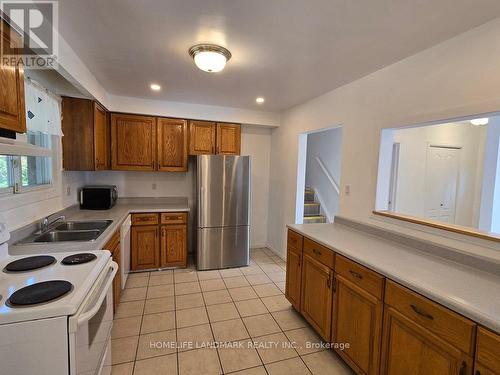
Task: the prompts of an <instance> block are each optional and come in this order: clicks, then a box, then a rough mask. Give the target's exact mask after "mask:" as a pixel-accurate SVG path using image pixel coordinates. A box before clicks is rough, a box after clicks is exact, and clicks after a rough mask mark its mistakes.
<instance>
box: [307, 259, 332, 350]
mask: <svg viewBox="0 0 500 375" xmlns="http://www.w3.org/2000/svg"><path fill="white" fill-rule="evenodd" d="M332 282H333V271H332V270H331V269H330V268H329V267H327V266H325V265H324V264H322V263H320V262H319V261H317V260H316V259H314V258H312V257H311V256H309V255H307V254H304V256H303V260H302V294H301V310H300V312H301V313H302V315H303V316H304V318H306V320H307V321H308V322H309V323H310V324H311V325H312V326H313V327H314V329H315V330H316V332H317V333H318V334H319V335H320V336H321V337H322V338H323V339H324V340H325V341H330V327H331V319H332Z"/></svg>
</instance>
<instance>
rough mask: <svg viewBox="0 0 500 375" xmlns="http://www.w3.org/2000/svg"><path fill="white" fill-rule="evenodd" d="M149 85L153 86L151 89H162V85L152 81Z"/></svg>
mask: <svg viewBox="0 0 500 375" xmlns="http://www.w3.org/2000/svg"><path fill="white" fill-rule="evenodd" d="M149 87H151V90H153V91H160V90H161V86H160V85H159V84H157V83H152V84H151V85H150V86H149Z"/></svg>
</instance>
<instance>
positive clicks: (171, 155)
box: [157, 118, 188, 172]
mask: <svg viewBox="0 0 500 375" xmlns="http://www.w3.org/2000/svg"><path fill="white" fill-rule="evenodd" d="M157 126H158V170H159V171H165V172H185V171H187V168H188V166H187V157H188V132H187V121H186V120H180V119H170V118H158V119H157Z"/></svg>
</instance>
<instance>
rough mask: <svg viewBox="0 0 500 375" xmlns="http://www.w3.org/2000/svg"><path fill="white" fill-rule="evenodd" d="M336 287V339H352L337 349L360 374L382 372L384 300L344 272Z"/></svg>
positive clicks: (334, 328) (334, 311)
mask: <svg viewBox="0 0 500 375" xmlns="http://www.w3.org/2000/svg"><path fill="white" fill-rule="evenodd" d="M334 290H335V292H334V297H333V298H334V301H333V314H332V342H334V343H349V347H348V348H347V347H346V348H345V349H344V350H337V353H338V354H339V355H340V356H341V357H342V358H343V359H344V360H345V361H346V362H347V363H348V364H349V365H350V366H351V367H352V368H353V369H356V371H357V373H358V374H367V375H368V374H370V375H371V374H378V373H379V365H380V344H381V338H382V311H383V302H382V301H381V300H380V299H378V298H376V297H375V296H373V295H372V294H370V293H368V292H367V291H365V290H363V289H362V288H360V287H359V286H358V285H356V284H355V283H353V282H352V281H351V280H349V279H346V278H344V277H343V276H342V275H337V276H336V288H334Z"/></svg>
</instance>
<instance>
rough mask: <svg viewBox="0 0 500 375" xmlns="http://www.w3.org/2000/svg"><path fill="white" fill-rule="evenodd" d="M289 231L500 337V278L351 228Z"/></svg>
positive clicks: (301, 227) (320, 226)
mask: <svg viewBox="0 0 500 375" xmlns="http://www.w3.org/2000/svg"><path fill="white" fill-rule="evenodd" d="M288 227H289V228H290V229H292V230H294V231H296V232H298V233H300V234H302V235H304V236H306V237H308V238H310V239H312V240H314V241H316V242H318V243H320V244H321V245H324V246H326V247H328V248H330V249H331V250H333V251H335V252H336V253H338V254H340V255H343V256H345V257H347V258H349V259H351V260H353V261H356V262H358V263H360V264H362V265H365V266H366V267H368V268H370V269H372V270H374V271H377V272H379V273H380V274H382V275H384V276H386V277H388V278H390V279H391V280H394V281H396V282H398V283H400V284H402V285H404V286H406V287H408V288H410V289H412V290H414V291H415V292H418V293H420V294H422V295H424V296H426V297H428V298H430V299H432V300H434V301H436V302H438V303H441V304H442V305H444V306H447V307H448V308H450V309H452V310H454V311H456V312H458V313H460V314H462V315H464V316H466V317H468V318H469V319H472V320H474V321H476V322H477V323H479V324H481V325H483V326H485V327H487V328H490V329H492V330H494V331H496V332H499V333H500V277H498V276H495V275H493V274H489V273H486V272H483V271H480V270H477V269H474V268H471V267H468V266H465V265H462V264H459V263H455V262H452V261H448V260H446V259H443V258H439V257H437V256H432V255H430V254H427V253H424V252H420V251H418V250H415V249H412V248H410V247H405V246H404V245H401V244H398V243H395V242H391V241H388V240H384V239H383V238H381V237H378V236H374V235H370V234H366V233H364V232H362V231H359V230H356V229H353V228H351V227H349V226H346V225H341V224H335V223H334V224H302V225H298V224H297V225H288Z"/></svg>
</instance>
